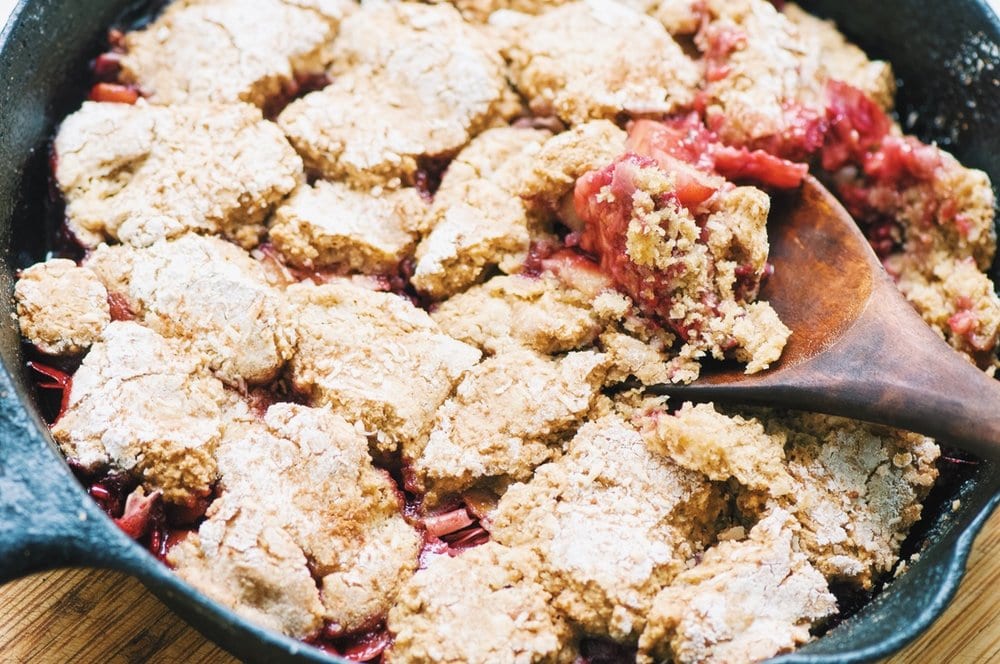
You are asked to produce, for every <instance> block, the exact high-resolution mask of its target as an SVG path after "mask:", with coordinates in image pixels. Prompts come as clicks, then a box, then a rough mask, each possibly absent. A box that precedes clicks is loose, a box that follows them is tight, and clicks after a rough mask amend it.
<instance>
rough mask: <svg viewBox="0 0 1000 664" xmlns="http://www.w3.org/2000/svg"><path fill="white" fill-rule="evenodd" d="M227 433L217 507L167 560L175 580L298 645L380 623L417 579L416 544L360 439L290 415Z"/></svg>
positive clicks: (279, 408)
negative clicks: (325, 628) (330, 627)
mask: <svg viewBox="0 0 1000 664" xmlns="http://www.w3.org/2000/svg"><path fill="white" fill-rule="evenodd" d="M231 429H232V430H230V431H227V435H226V438H225V440H224V442H223V443H222V444H221V445H220V446H219V450H218V453H217V456H218V459H219V461H218V463H219V474H220V480H219V482H220V484H219V491H220V497H219V498H218V499H217V500H216V501H215V502H213V503H212V505H211V507H210V508H209V511H208V514H207V517H208V518H207V520H206V521H205V522H204V523H203V524H202V525H201V526H200V527H199V529H198V532H197V534H194V535H192V536H190V537H188V538H187V539H185V540H184V541H183V542H182V543H181V544H179V545H178V546H176V547H175V548H174V549H172V550H171V552H170V557H169V559H170V562H171V563H172V564H173V565H174V566H175V567H176V569H177V572H178V573H179V574H180V575H181V577H182V578H184V579H186V580H188V581H189V582H191V583H192V584H193V585H195V586H196V587H198V588H199V589H200V590H202V591H203V592H205V593H207V594H208V595H210V596H211V597H213V598H214V599H216V600H217V601H220V602H222V603H223V604H226V605H228V606H229V607H231V608H233V609H234V610H235V611H236V612H237V613H240V614H242V615H244V616H247V617H249V618H250V619H252V620H254V621H255V622H258V623H261V624H264V625H267V626H269V627H271V628H273V629H277V630H278V631H281V632H284V633H286V634H291V635H293V636H298V637H300V638H301V637H306V636H310V635H312V634H314V633H315V632H317V631H318V630H319V628H320V627H321V626H322V625H323V624H324V622H325V623H332V624H335V625H337V626H339V628H340V629H342V630H343V631H345V632H349V631H353V630H357V629H360V628H362V627H364V626H365V625H367V624H369V623H370V622H371V621H372V619H373V618H374V619H377V618H378V617H379V616H382V615H384V614H385V612H386V611H388V609H389V607H390V606H391V605H392V604H393V601H394V599H395V597H396V593H397V592H398V591H399V589H400V587H401V586H402V585H403V583H405V582H406V580H407V579H408V578H409V576H410V575H411V574H412V573H413V572H414V571H415V570H416V567H417V554H418V551H419V547H420V542H421V539H420V536H419V535H418V534H417V532H416V531H415V530H414V529H413V528H412V527H411V526H409V525H408V524H407V523H406V521H405V520H404V519H403V516H402V513H401V511H400V509H401V504H400V499H399V497H398V496H397V494H396V489H395V487H394V486H393V484H392V481H391V480H390V479H389V477H388V476H387V475H386V474H385V473H384V472H382V471H379V470H377V469H376V468H374V467H373V466H372V465H371V460H370V459H369V457H368V441H367V439H366V438H365V436H363V435H361V434H359V433H358V432H357V431H356V430H355V428H354V427H353V426H352V425H351V424H349V423H348V422H347V421H346V420H344V419H343V418H341V417H339V416H336V415H334V414H333V413H332V412H330V411H329V410H327V409H315V408H308V407H305V406H298V405H294V404H276V405H274V406H271V407H270V408H269V409H268V411H267V414H266V415H265V417H264V419H263V422H259V423H258V422H254V423H252V424H248V425H243V426H239V425H237V426H235V427H231ZM314 577H315V580H314Z"/></svg>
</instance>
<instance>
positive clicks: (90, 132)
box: [55, 102, 302, 248]
mask: <svg viewBox="0 0 1000 664" xmlns="http://www.w3.org/2000/svg"><path fill="white" fill-rule="evenodd" d="M55 152H56V155H57V157H58V165H57V167H56V172H55V176H56V182H57V183H58V185H59V188H60V190H61V191H62V193H63V195H64V196H65V197H66V219H67V224H68V225H69V228H70V230H71V231H72V232H73V233H74V234H75V235H76V238H77V239H78V240H79V241H80V242H81V243H83V244H84V245H85V246H87V247H91V248H92V247H96V246H97V245H98V244H99V243H100V242H101V241H102V240H105V239H113V240H118V241H121V242H124V243H126V244H131V245H135V246H148V245H150V244H152V243H153V242H155V241H156V240H160V239H163V238H173V237H177V236H179V235H182V234H184V233H185V232H188V231H195V232H199V233H205V234H211V233H220V234H223V235H225V236H227V237H228V238H230V239H232V240H234V241H236V242H237V243H239V244H241V245H243V246H244V247H252V246H254V245H256V244H257V242H258V241H259V239H260V236H261V235H262V234H263V231H264V227H263V221H264V218H265V217H266V216H267V215H268V214H269V213H270V212H271V210H272V209H273V207H274V205H275V204H276V203H277V202H278V201H280V200H281V199H282V198H283V197H284V196H285V195H286V194H288V193H289V192H291V191H292V190H293V189H294V188H295V186H296V185H297V184H298V182H299V181H300V179H301V178H302V175H301V173H302V161H301V159H299V157H298V156H297V155H296V154H295V152H294V151H293V150H292V148H291V146H290V145H288V142H287V141H286V140H285V138H284V136H282V135H281V132H280V131H279V130H278V129H277V127H275V126H274V125H273V124H271V123H270V122H267V121H265V120H264V119H263V118H261V116H260V111H259V110H257V109H256V108H254V107H252V106H249V105H247V104H230V105H226V106H209V105H173V106H150V105H147V104H143V103H138V104H136V105H134V106H130V105H127V104H111V103H96V102H84V104H83V108H81V109H80V110H79V111H77V112H76V113H73V114H72V115H70V116H69V117H68V118H66V119H65V120H64V121H63V123H62V125H61V126H60V128H59V133H58V135H57V136H56V140H55Z"/></svg>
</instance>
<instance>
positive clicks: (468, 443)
mask: <svg viewBox="0 0 1000 664" xmlns="http://www.w3.org/2000/svg"><path fill="white" fill-rule="evenodd" d="M606 364H607V361H606V358H605V356H604V355H602V354H600V353H595V352H594V351H583V352H576V353H569V354H568V355H566V356H564V357H561V358H558V359H548V358H546V357H543V356H541V355H538V354H537V353H535V352H533V351H529V350H511V351H509V352H503V353H500V354H498V355H497V356H495V357H492V358H489V359H487V360H484V361H483V362H482V363H481V364H479V365H477V366H476V367H473V368H472V369H471V370H470V371H469V372H468V373H467V374H466V375H465V378H463V379H462V381H461V382H460V383H459V384H458V386H457V387H456V388H455V394H454V396H452V397H451V398H450V399H448V400H447V401H445V402H444V404H443V405H442V406H441V408H440V409H439V410H438V412H437V416H436V418H435V421H434V427H433V428H432V429H431V433H430V437H429V438H428V439H427V441H426V444H425V445H423V446H409V447H408V446H404V447H403V455H404V457H405V458H407V459H409V460H410V463H411V467H412V469H413V472H414V473H415V475H416V478H417V480H418V481H419V482H420V483H421V484H422V485H423V488H424V489H425V490H427V495H428V500H430V501H435V500H436V499H437V498H438V497H440V496H442V495H447V494H449V493H458V492H460V491H463V490H465V489H468V488H470V487H471V486H472V485H473V484H475V483H478V482H482V481H484V480H496V479H500V480H505V481H506V482H509V481H513V480H521V481H523V480H527V479H529V478H530V477H531V472H532V471H533V470H534V469H535V468H536V467H537V466H539V465H541V464H542V463H544V462H545V461H548V460H549V459H550V458H552V456H553V455H554V454H556V453H557V452H558V444H559V442H560V441H561V440H562V439H563V437H564V435H565V434H566V433H567V432H570V431H572V429H573V428H575V427H576V426H578V425H579V424H580V423H581V421H582V420H583V417H584V416H585V415H586V414H587V412H588V411H589V410H590V408H591V406H593V404H594V400H595V399H596V397H597V394H598V392H599V390H600V388H601V386H602V384H603V379H604V370H605V366H606Z"/></svg>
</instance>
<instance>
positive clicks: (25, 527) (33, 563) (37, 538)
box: [0, 368, 130, 583]
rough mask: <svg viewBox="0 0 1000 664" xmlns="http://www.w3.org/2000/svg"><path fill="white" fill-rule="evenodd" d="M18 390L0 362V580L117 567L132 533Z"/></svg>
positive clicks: (125, 553) (124, 553)
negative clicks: (101, 502)
mask: <svg viewBox="0 0 1000 664" xmlns="http://www.w3.org/2000/svg"><path fill="white" fill-rule="evenodd" d="M18 394H19V391H18V389H17V387H16V386H15V383H14V381H12V380H11V377H10V375H9V374H8V373H7V371H5V370H4V369H3V368H0V583H3V582H5V581H10V580H13V579H16V578H18V577H21V576H24V575H26V574H29V573H31V572H36V571H41V570H45V569H52V568H55V567H66V566H78V565H94V566H101V567H104V566H113V565H114V563H115V561H116V560H123V559H124V557H125V556H127V550H128V547H129V542H130V540H129V539H128V537H126V536H125V534H124V533H122V532H121V531H119V529H118V528H117V527H116V526H115V525H114V523H113V522H112V521H111V520H109V519H108V518H106V517H105V516H104V514H103V513H102V512H101V510H100V509H99V508H98V507H97V505H96V503H94V502H93V501H92V500H91V499H90V497H89V496H87V494H86V493H85V492H84V491H83V489H82V488H81V487H80V486H79V484H78V483H77V481H76V478H75V477H73V474H72V472H70V470H69V468H68V466H67V465H66V464H65V463H64V462H63V461H62V460H61V459H60V458H59V455H58V452H57V451H56V450H55V449H54V448H53V447H52V444H51V443H50V442H48V441H47V440H46V437H45V435H44V433H43V432H42V431H40V430H39V427H38V424H37V422H36V421H35V420H33V419H32V418H31V417H30V416H29V414H28V412H27V410H26V409H25V407H24V406H23V405H22V402H21V400H20V399H19V398H18ZM22 396H24V395H22Z"/></svg>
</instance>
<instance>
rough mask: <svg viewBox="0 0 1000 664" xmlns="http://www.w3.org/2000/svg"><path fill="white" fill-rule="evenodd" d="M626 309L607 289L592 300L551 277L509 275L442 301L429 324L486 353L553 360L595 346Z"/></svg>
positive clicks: (625, 302)
mask: <svg viewBox="0 0 1000 664" xmlns="http://www.w3.org/2000/svg"><path fill="white" fill-rule="evenodd" d="M628 306H629V305H628V302H627V301H626V300H625V298H624V297H622V296H621V295H619V294H618V293H617V292H615V291H613V290H610V289H608V290H607V291H605V292H603V293H600V294H598V295H597V296H596V297H592V296H590V295H589V294H587V293H584V292H582V291H579V290H577V289H575V288H572V287H569V286H567V285H565V284H563V283H562V282H561V281H559V279H557V278H556V277H554V276H552V275H551V274H543V275H539V276H538V277H526V276H520V275H511V276H500V277H494V278H493V279H490V280H489V281H487V282H486V283H485V284H482V285H480V286H474V287H472V288H470V289H469V290H467V291H466V292H464V293H460V294H458V295H455V296H454V297H451V298H449V299H447V300H445V301H444V302H442V303H441V304H440V305H438V307H437V308H435V309H434V311H433V312H431V318H433V319H434V320H435V322H437V324H438V325H440V326H441V329H442V330H443V331H444V332H445V333H446V334H448V335H450V336H452V337H455V338H456V339H460V340H461V341H464V342H465V343H468V344H472V345H473V346H476V347H478V348H481V349H482V350H484V351H486V352H487V353H499V352H501V351H503V350H504V349H508V348H512V347H525V348H530V349H532V350H534V351H537V352H539V353H545V354H550V355H551V354H555V353H562V352H566V351H570V350H575V349H577V348H582V347H584V346H586V345H588V344H590V343H593V342H594V340H595V339H596V338H597V335H599V334H600V333H601V331H602V330H603V329H604V327H605V326H606V325H607V324H608V322H609V321H611V320H613V319H615V318H617V317H619V316H621V315H622V314H623V313H624V311H626V310H627V309H628Z"/></svg>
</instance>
